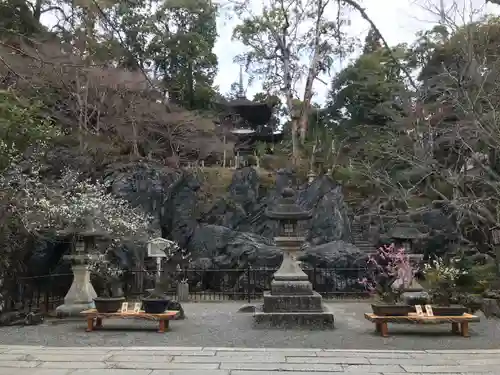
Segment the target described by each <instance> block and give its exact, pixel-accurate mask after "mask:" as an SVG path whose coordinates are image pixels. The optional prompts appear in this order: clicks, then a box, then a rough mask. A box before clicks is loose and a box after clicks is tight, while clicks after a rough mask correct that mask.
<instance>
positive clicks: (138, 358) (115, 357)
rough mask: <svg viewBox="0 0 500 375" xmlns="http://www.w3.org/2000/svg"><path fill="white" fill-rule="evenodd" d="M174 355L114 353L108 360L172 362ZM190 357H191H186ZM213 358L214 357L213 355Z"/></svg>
mask: <svg viewBox="0 0 500 375" xmlns="http://www.w3.org/2000/svg"><path fill="white" fill-rule="evenodd" d="M172 358H173V357H172V356H169V355H149V354H147V355H146V353H145V354H144V355H113V356H111V357H109V358H108V359H107V360H106V361H109V362H171V361H172ZM186 358H190V357H186ZM212 358H213V357H212Z"/></svg>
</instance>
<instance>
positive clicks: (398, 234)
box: [389, 225, 424, 262]
mask: <svg viewBox="0 0 500 375" xmlns="http://www.w3.org/2000/svg"><path fill="white" fill-rule="evenodd" d="M389 237H391V238H392V239H393V240H394V244H395V245H396V246H402V247H403V248H404V249H405V252H406V254H408V255H409V256H410V259H411V260H412V261H414V262H419V261H421V260H422V259H423V255H422V254H414V253H413V242H414V241H415V240H418V239H421V238H423V237H424V235H423V234H422V233H420V231H419V230H418V229H417V228H415V227H412V226H410V225H408V226H402V225H400V226H396V227H395V228H394V229H392V230H391V231H390V233H389Z"/></svg>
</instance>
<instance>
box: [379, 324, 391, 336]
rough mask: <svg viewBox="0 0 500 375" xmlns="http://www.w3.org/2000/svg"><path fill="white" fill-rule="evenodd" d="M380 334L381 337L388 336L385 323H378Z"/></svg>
mask: <svg viewBox="0 0 500 375" xmlns="http://www.w3.org/2000/svg"><path fill="white" fill-rule="evenodd" d="M380 334H381V335H382V337H388V336H389V332H388V329H387V322H383V323H380Z"/></svg>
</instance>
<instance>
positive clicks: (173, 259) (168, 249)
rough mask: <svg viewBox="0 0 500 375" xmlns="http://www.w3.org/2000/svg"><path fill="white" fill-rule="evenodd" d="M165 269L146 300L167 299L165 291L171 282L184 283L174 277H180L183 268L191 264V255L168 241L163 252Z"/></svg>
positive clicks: (181, 279) (183, 280)
mask: <svg viewBox="0 0 500 375" xmlns="http://www.w3.org/2000/svg"><path fill="white" fill-rule="evenodd" d="M163 251H164V252H165V255H166V257H165V262H164V264H165V268H164V269H163V272H162V275H161V277H160V278H159V279H158V280H157V281H156V284H155V288H154V289H153V290H152V291H151V292H150V293H149V295H148V296H147V298H146V299H167V298H168V297H167V296H166V293H167V291H168V290H169V289H170V287H171V285H172V283H173V282H186V281H187V280H185V279H184V278H180V279H178V280H175V277H174V275H180V274H181V272H179V271H180V270H182V269H183V268H185V267H186V266H187V265H189V263H190V262H191V253H190V252H189V251H188V250H186V249H183V248H181V247H180V246H179V245H178V244H177V243H176V242H173V241H169V242H168V243H167V244H166V246H165V248H164V250H163Z"/></svg>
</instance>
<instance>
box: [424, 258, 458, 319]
mask: <svg viewBox="0 0 500 375" xmlns="http://www.w3.org/2000/svg"><path fill="white" fill-rule="evenodd" d="M466 274H467V271H465V270H461V269H459V268H457V267H455V266H454V265H453V264H446V263H445V262H444V261H443V259H442V258H437V259H435V260H434V261H433V262H432V263H430V264H426V265H425V266H424V277H425V281H426V283H427V286H428V289H429V294H430V296H431V300H432V303H433V306H432V311H433V312H434V315H436V316H460V315H463V314H464V313H466V312H467V308H466V307H465V306H462V305H456V304H453V302H455V301H457V300H458V298H459V293H458V291H457V280H458V279H459V277H461V276H462V275H466Z"/></svg>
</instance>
